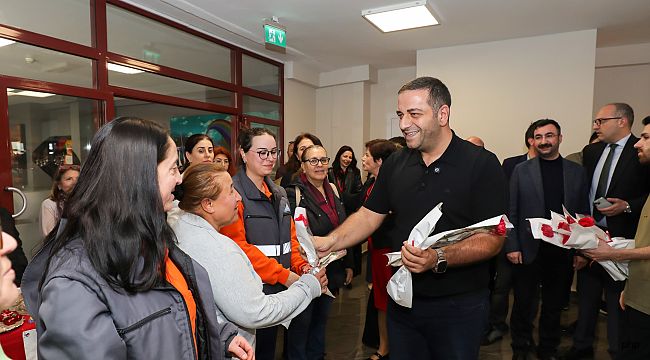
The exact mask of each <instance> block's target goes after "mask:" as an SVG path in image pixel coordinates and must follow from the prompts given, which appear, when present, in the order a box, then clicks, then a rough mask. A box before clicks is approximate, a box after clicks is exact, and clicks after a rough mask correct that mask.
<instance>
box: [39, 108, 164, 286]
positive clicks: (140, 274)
mask: <svg viewBox="0 0 650 360" xmlns="http://www.w3.org/2000/svg"><path fill="white" fill-rule="evenodd" d="M168 139H170V137H169V134H168V133H167V131H166V130H165V129H163V128H162V127H161V126H160V125H158V124H157V123H155V122H153V121H149V120H143V119H139V118H134V117H119V118H117V119H115V120H113V121H111V122H109V123H108V124H106V125H104V126H102V127H101V128H100V129H99V131H97V133H96V134H95V136H94V137H93V140H92V144H91V147H90V152H89V153H88V157H87V159H86V161H85V163H84V166H83V167H82V168H81V174H80V175H79V181H78V182H77V185H76V186H75V188H74V190H73V191H72V193H71V194H70V197H69V198H68V200H67V202H66V204H65V207H64V209H63V215H62V217H63V218H66V219H67V223H66V224H65V226H64V228H63V230H62V231H61V233H60V235H58V236H56V235H57V231H56V230H53V231H52V232H50V234H49V235H48V236H47V238H46V239H45V244H46V245H47V244H52V248H51V251H50V256H49V258H48V260H47V265H46V269H49V267H50V261H51V259H52V258H53V255H54V254H56V253H57V252H59V251H62V249H63V248H65V247H66V245H68V244H69V243H70V242H71V241H72V240H73V239H75V238H76V237H77V236H80V237H81V240H82V244H83V247H84V250H85V251H86V253H87V255H88V258H89V260H90V263H91V264H92V266H93V268H94V269H95V271H97V273H99V275H100V276H101V277H102V278H103V279H104V280H106V282H107V283H108V284H109V285H110V286H111V287H113V288H115V289H123V290H125V291H126V292H129V293H133V292H140V291H147V290H150V289H151V288H153V287H154V286H156V285H160V284H161V282H162V281H163V280H164V279H165V275H164V274H165V256H166V254H167V251H168V249H169V248H170V247H172V246H173V244H174V241H175V239H176V238H175V236H174V232H173V231H172V230H171V228H170V227H169V225H168V224H167V220H166V218H165V211H164V206H163V202H162V199H161V197H160V190H159V185H158V164H159V163H160V162H162V161H163V160H164V159H165V156H166V154H167V151H168V150H169V147H170V142H169V140H168ZM57 227H58V225H57ZM139 259H142V261H139ZM47 272H48V270H46V271H45V272H44V273H43V277H42V278H41V279H42V280H43V279H44V277H45V276H46V274H47ZM42 280H41V284H40V285H42ZM40 285H39V286H40Z"/></svg>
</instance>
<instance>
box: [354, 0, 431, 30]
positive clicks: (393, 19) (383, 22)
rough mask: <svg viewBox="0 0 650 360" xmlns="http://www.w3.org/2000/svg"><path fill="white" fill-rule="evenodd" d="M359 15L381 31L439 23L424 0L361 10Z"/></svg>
mask: <svg viewBox="0 0 650 360" xmlns="http://www.w3.org/2000/svg"><path fill="white" fill-rule="evenodd" d="M361 16H363V17H364V18H365V19H366V20H368V21H370V23H372V24H373V25H374V26H375V27H377V28H378V29H379V30H381V31H382V32H391V31H398V30H406V29H415V28H419V27H423V26H433V25H438V24H439V23H440V22H439V21H438V20H437V19H436V18H435V16H434V15H433V10H432V9H431V6H430V5H429V4H428V3H427V1H426V0H419V1H413V2H410V3H403V4H397V5H389V6H384V7H380V8H375V9H368V10H363V11H362V12H361Z"/></svg>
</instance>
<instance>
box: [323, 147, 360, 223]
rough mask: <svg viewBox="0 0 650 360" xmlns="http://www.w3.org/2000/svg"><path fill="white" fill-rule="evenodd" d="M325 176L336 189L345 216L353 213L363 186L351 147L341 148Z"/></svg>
mask: <svg viewBox="0 0 650 360" xmlns="http://www.w3.org/2000/svg"><path fill="white" fill-rule="evenodd" d="M327 175H328V176H327V177H328V179H329V182H331V183H332V184H334V185H336V189H337V190H338V192H339V195H341V200H342V201H343V205H345V212H346V213H347V214H352V213H353V212H355V211H356V210H357V207H358V204H359V194H360V193H361V187H362V186H363V184H362V183H361V171H359V169H358V168H357V158H356V157H355V156H354V150H352V147H350V146H348V145H343V146H341V148H340V149H339V151H338V152H337V153H336V157H334V161H332V167H331V168H330V169H329V172H328V173H327Z"/></svg>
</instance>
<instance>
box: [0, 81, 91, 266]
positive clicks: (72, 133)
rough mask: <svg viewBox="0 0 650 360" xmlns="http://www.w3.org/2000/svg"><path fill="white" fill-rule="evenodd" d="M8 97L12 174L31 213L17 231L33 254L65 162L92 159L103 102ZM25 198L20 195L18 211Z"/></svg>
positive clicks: (16, 93) (15, 91)
mask: <svg viewBox="0 0 650 360" xmlns="http://www.w3.org/2000/svg"><path fill="white" fill-rule="evenodd" d="M7 95H8V98H7V99H8V103H9V107H8V114H9V137H10V140H11V174H12V181H13V186H14V187H17V188H19V189H21V190H22V191H23V192H24V193H25V196H26V197H27V208H26V210H25V213H24V214H23V215H22V216H20V218H18V219H17V228H18V231H19V232H20V238H21V240H22V241H23V247H24V249H25V253H26V254H27V256H30V255H31V254H32V251H31V250H32V249H33V248H34V246H35V245H36V244H38V243H40V242H41V240H42V239H43V236H42V235H41V229H40V226H39V216H40V209H41V203H42V202H43V200H45V199H46V198H47V197H48V196H49V194H50V189H51V188H52V176H53V175H54V172H55V171H56V170H57V169H58V167H59V166H60V165H62V164H80V163H83V161H84V160H85V159H86V157H87V155H88V151H89V149H90V142H91V140H92V137H93V135H94V134H95V131H96V130H97V129H96V128H95V123H96V122H98V119H99V113H100V111H99V110H98V109H99V108H100V102H99V101H97V100H90V99H84V98H77V97H71V96H62V95H55V94H47V93H39V92H29V93H25V92H23V93H20V90H19V89H12V90H11V91H10V92H8V93H7ZM38 96H41V97H38ZM21 207H22V200H21V199H20V198H19V197H18V196H17V195H14V209H16V211H17V210H18V209H20V208H21Z"/></svg>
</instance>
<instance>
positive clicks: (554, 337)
mask: <svg viewBox="0 0 650 360" xmlns="http://www.w3.org/2000/svg"><path fill="white" fill-rule="evenodd" d="M534 124H535V129H534V131H533V137H534V146H535V148H536V149H537V153H538V156H537V157H536V158H534V159H532V160H528V161H526V162H523V163H521V164H519V165H517V166H516V167H515V169H514V171H513V173H512V177H511V178H510V219H511V221H512V223H513V225H514V227H515V228H514V230H513V231H512V233H511V234H510V235H509V236H508V238H507V240H506V245H505V246H506V254H507V258H508V260H510V262H511V263H513V264H514V265H513V269H512V275H513V285H514V294H515V296H514V298H515V299H514V304H513V308H512V315H511V317H510V328H511V331H512V350H513V359H530V358H532V357H530V356H531V355H530V352H531V351H532V350H533V349H534V343H533V319H534V316H535V309H536V308H537V306H538V304H537V302H538V298H537V297H536V293H537V290H538V288H539V285H540V283H541V285H542V290H541V299H542V309H541V314H540V320H539V347H538V348H537V355H538V357H539V358H540V359H557V346H558V345H559V344H560V312H561V311H562V306H563V305H564V299H565V298H566V292H567V291H568V285H567V284H568V282H569V281H570V277H571V275H572V273H573V272H572V266H576V267H578V266H584V265H585V264H586V260H584V258H581V257H578V256H575V257H574V252H573V251H572V250H569V249H564V248H560V247H557V246H554V245H551V244H549V243H547V242H544V241H540V240H538V239H534V238H533V236H532V232H531V229H530V224H529V223H528V221H527V220H526V219H528V218H531V217H543V218H550V212H551V211H554V212H556V213H562V205H564V206H566V208H567V210H568V211H569V212H571V213H582V214H584V213H587V212H588V211H589V203H588V200H587V196H588V185H587V176H586V173H585V171H584V169H583V168H582V167H581V166H580V165H578V164H576V163H573V162H571V161H568V160H566V159H564V158H562V156H560V143H562V132H561V129H560V125H559V124H558V123H557V122H556V121H555V120H551V119H542V120H538V121H536V122H535V123H534Z"/></svg>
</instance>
